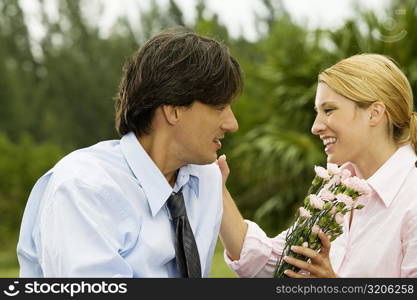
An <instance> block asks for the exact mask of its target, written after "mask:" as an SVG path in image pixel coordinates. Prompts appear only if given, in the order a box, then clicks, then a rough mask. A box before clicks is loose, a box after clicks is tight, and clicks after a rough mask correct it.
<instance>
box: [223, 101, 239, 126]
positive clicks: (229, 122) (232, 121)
mask: <svg viewBox="0 0 417 300" xmlns="http://www.w3.org/2000/svg"><path fill="white" fill-rule="evenodd" d="M226 109H227V117H226V119H225V121H224V122H223V124H222V129H223V130H224V131H229V132H235V131H237V130H238V129H239V124H238V122H237V120H236V117H235V114H234V113H233V111H232V108H231V106H230V105H229V106H228V107H227V108H226Z"/></svg>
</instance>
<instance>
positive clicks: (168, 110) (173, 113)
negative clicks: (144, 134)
mask: <svg viewBox="0 0 417 300" xmlns="http://www.w3.org/2000/svg"><path fill="white" fill-rule="evenodd" d="M161 110H162V114H163V115H164V117H165V120H166V121H167V122H168V123H169V124H171V125H175V124H176V123H178V121H179V119H180V109H179V107H178V106H173V105H162V106H161Z"/></svg>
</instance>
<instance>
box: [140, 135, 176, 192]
mask: <svg viewBox="0 0 417 300" xmlns="http://www.w3.org/2000/svg"><path fill="white" fill-rule="evenodd" d="M137 139H138V141H139V143H140V144H141V145H142V147H143V149H144V150H145V151H146V153H147V154H148V155H149V157H150V158H151V159H152V161H153V162H154V163H155V165H156V166H157V167H158V169H159V170H160V171H161V173H162V174H163V175H164V177H165V179H166V180H167V181H168V183H169V184H170V185H171V186H172V187H173V186H174V185H175V182H176V180H177V174H178V171H179V169H180V168H181V167H182V166H183V165H184V163H181V162H180V161H178V160H177V159H176V158H175V156H174V153H172V152H170V150H171V148H172V147H170V143H169V141H168V139H165V138H164V137H162V136H156V135H145V136H141V137H137Z"/></svg>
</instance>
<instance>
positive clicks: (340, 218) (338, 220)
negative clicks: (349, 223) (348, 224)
mask: <svg viewBox="0 0 417 300" xmlns="http://www.w3.org/2000/svg"><path fill="white" fill-rule="evenodd" d="M334 219H335V220H336V223H337V224H339V225H340V224H343V222H344V220H345V216H344V215H342V214H341V213H337V214H336V215H335V216H334Z"/></svg>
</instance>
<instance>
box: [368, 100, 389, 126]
mask: <svg viewBox="0 0 417 300" xmlns="http://www.w3.org/2000/svg"><path fill="white" fill-rule="evenodd" d="M368 109H369V122H370V124H371V126H376V125H378V124H379V123H380V122H381V121H382V120H383V119H384V116H385V112H386V106H385V104H384V103H383V102H381V101H376V102H373V103H372V104H371V106H370V107H369V108H368Z"/></svg>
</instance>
